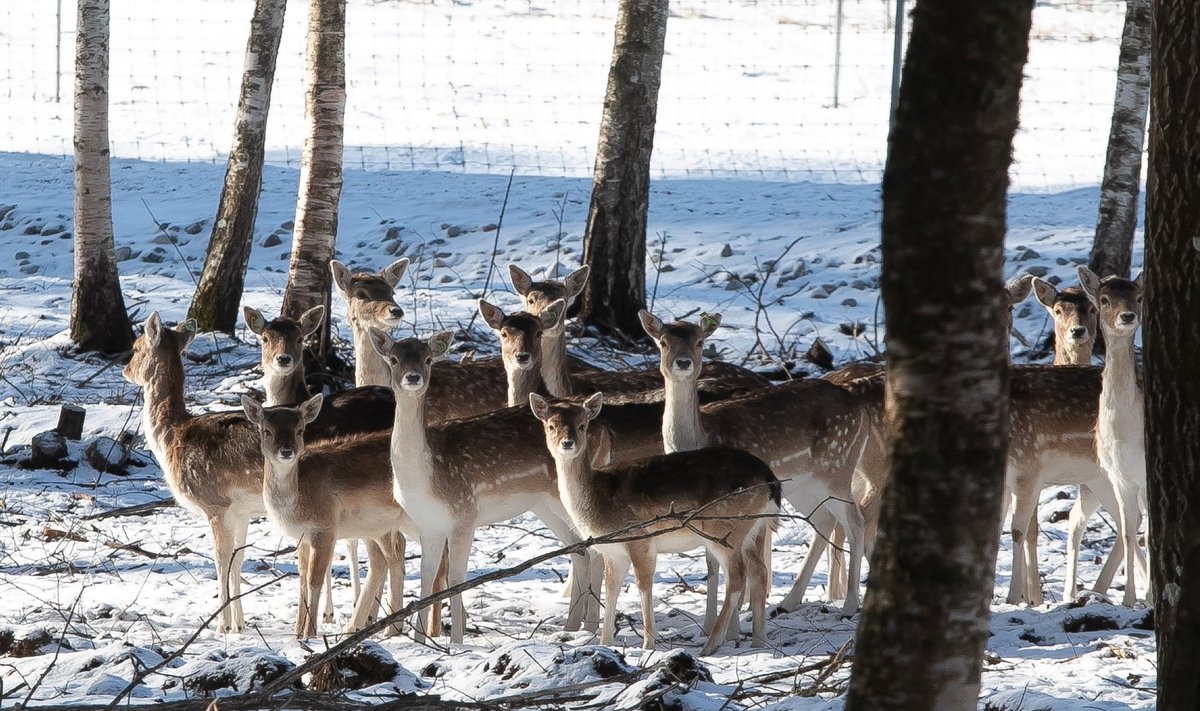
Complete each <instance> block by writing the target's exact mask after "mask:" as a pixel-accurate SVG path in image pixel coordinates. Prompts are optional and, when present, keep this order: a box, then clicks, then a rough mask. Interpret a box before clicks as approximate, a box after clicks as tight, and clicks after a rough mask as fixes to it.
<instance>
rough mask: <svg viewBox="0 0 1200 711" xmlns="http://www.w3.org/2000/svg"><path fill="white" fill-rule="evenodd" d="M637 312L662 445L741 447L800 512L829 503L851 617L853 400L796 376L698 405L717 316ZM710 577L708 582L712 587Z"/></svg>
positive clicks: (860, 538)
mask: <svg viewBox="0 0 1200 711" xmlns="http://www.w3.org/2000/svg"><path fill="white" fill-rule="evenodd" d="M639 317H640V318H641V321H642V327H643V328H644V329H645V330H646V333H647V334H649V335H650V337H651V338H653V339H654V341H655V343H656V344H657V345H658V347H659V350H660V352H661V356H662V357H661V359H660V361H659V368H660V370H661V372H662V375H663V379H664V383H665V386H666V395H667V403H666V410H665V412H664V415H663V444H664V445H665V446H666V450H667V451H668V452H679V451H689V450H693V449H699V448H702V447H707V446H713V445H724V446H730V447H736V448H738V449H744V450H746V451H747V452H750V453H751V454H754V455H756V456H758V457H760V458H761V459H762V460H763V461H765V462H767V463H768V464H769V465H770V467H771V469H772V471H774V472H775V475H776V476H778V477H779V479H780V481H781V482H782V483H783V497H784V498H785V499H787V500H788V502H789V503H790V504H791V505H792V506H793V507H794V508H795V509H796V510H797V511H798V512H799V513H800V515H802V516H810V515H812V513H813V512H814V511H816V510H818V509H820V508H822V507H824V508H826V509H828V511H829V512H830V513H831V514H832V516H833V518H834V520H835V521H837V523H839V524H841V525H842V526H843V527H844V528H845V530H846V532H847V534H848V538H849V543H850V581H851V585H850V586H849V590H848V591H847V594H846V600H845V603H844V605H843V607H842V614H843V615H846V616H849V615H853V614H854V613H855V612H856V611H857V610H858V582H857V581H858V580H859V577H860V571H861V565H862V558H863V555H864V553H865V552H866V551H865V548H864V546H865V545H866V540H865V521H864V520H863V516H862V512H861V511H860V510H859V508H858V506H857V504H856V503H855V502H854V493H853V479H854V470H855V466H856V465H857V463H858V460H859V456H860V454H861V453H862V450H863V445H864V443H865V441H866V438H867V428H866V427H865V423H864V421H863V417H862V414H861V412H860V411H859V408H858V405H857V403H856V402H855V400H854V398H853V397H852V396H851V395H850V394H849V393H847V392H846V391H845V390H844V389H842V388H839V387H837V386H836V385H833V384H832V383H827V382H825V381H822V380H795V381H792V382H790V383H785V384H783V385H778V386H775V387H771V388H763V389H760V390H756V391H754V392H752V393H751V394H749V395H745V396H742V397H738V398H734V399H731V400H727V401H722V402H714V403H709V404H708V405H705V406H703V407H701V405H700V403H699V400H698V394H697V389H696V381H697V380H698V378H699V373H700V364H701V353H702V350H703V347H704V340H705V339H706V338H707V337H708V336H710V335H712V333H713V331H715V330H716V328H717V326H719V325H720V322H721V320H720V317H719V316H715V315H705V316H703V317H702V318H701V323H700V324H698V325H697V324H693V323H688V322H684V321H676V322H674V323H671V324H665V323H663V321H662V320H661V319H659V318H658V317H656V316H654V315H653V314H651V313H649V312H648V311H645V310H643V311H641V312H640V314H639ZM710 572H711V571H710ZM713 583H714V581H712V580H710V583H709V587H710V589H712V588H713V587H714V584H713ZM711 594H712V593H711V592H710V596H711Z"/></svg>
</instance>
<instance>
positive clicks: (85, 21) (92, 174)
mask: <svg viewBox="0 0 1200 711" xmlns="http://www.w3.org/2000/svg"><path fill="white" fill-rule="evenodd" d="M77 18H78V19H77V28H78V29H77V32H76V33H75V197H74V202H75V208H74V213H75V214H74V218H73V221H72V227H73V229H74V231H75V259H74V262H75V265H74V266H75V282H74V283H73V284H72V285H71V340H73V341H75V343H76V344H78V346H79V349H80V350H83V351H100V352H101V353H123V352H125V351H128V350H130V349H131V348H133V327H132V326H131V325H130V323H129V314H128V313H127V312H126V311H125V297H124V296H123V295H122V294H121V280H120V278H119V277H118V276H117V255H116V251H115V248H114V246H113V224H112V175H111V173H110V170H109V148H108V24H109V9H108V0H79V5H78V15H77Z"/></svg>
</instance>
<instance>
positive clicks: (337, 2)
mask: <svg viewBox="0 0 1200 711" xmlns="http://www.w3.org/2000/svg"><path fill="white" fill-rule="evenodd" d="M304 66H305V73H306V76H307V80H306V83H307V86H306V88H305V92H304V118H305V122H306V123H307V126H308V133H307V134H306V136H305V138H304V149H303V152H302V153H301V155H300V190H299V194H298V195H297V197H296V220H295V222H296V227H295V229H294V231H293V232H292V259H291V263H290V265H289V266H288V283H287V290H286V291H285V292H284V294H283V315H284V316H287V317H288V318H292V319H297V320H299V318H300V315H301V314H302V313H304V312H305V311H307V310H308V309H310V308H312V307H314V306H317V305H319V304H324V306H325V313H329V307H330V292H329V289H330V279H331V277H330V273H329V260H330V259H333V248H334V242H335V239H336V237H337V218H338V200H339V199H340V198H341V194H342V129H343V123H344V118H345V113H346V0H310V2H309V6H308V49H307V52H306V56H305V64H304ZM320 336H321V337H320V351H319V355H320V358H321V359H322V360H324V359H325V356H326V354H327V353H328V350H329V319H325V325H324V326H323V327H322V329H321V332H320Z"/></svg>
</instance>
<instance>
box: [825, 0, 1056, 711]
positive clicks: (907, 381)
mask: <svg viewBox="0 0 1200 711" xmlns="http://www.w3.org/2000/svg"><path fill="white" fill-rule="evenodd" d="M1033 2H1034V0H988V1H987V2H962V0H919V2H918V3H917V5H916V8H915V9H914V11H913V15H912V19H913V24H912V35H911V39H910V41H909V49H908V56H907V59H906V61H905V63H904V71H903V82H902V84H901V87H900V98H899V102H898V106H897V110H896V121H895V127H894V128H893V130H892V135H891V137H890V151H889V154H888V161H887V166H886V169H885V171H884V179H883V244H882V250H883V251H882V255H883V265H882V266H883V273H882V281H881V291H882V296H883V304H884V313H885V317H886V322H887V325H888V328H887V350H888V363H889V370H888V386H889V392H888V403H887V404H888V408H887V409H888V415H889V427H890V430H891V432H890V437H889V440H890V450H891V457H890V464H889V466H890V470H891V471H890V474H891V477H890V483H889V485H888V487H887V491H886V492H885V494H884V505H883V515H882V519H881V522H880V529H879V531H880V532H879V540H878V543H877V544H876V546H875V551H874V555H873V557H872V560H871V589H872V591H871V595H870V596H869V597H868V598H867V602H866V605H865V607H864V610H863V616H862V622H861V623H860V624H859V628H858V638H857V642H856V646H855V649H856V652H855V662H854V670H853V672H852V676H851V683H850V692H849V698H848V700H847V704H846V709H847V710H848V711H859V710H861V709H871V710H872V711H876V710H878V709H897V710H898V711H899V710H901V709H902V710H903V711H921V710H924V709H929V710H931V711H932V710H934V709H936V710H937V711H955V710H956V709H964V710H965V709H972V710H973V709H975V708H976V704H977V696H978V694H979V676H980V664H981V661H982V657H983V647H984V641H985V640H986V639H987V634H988V621H989V604H990V602H991V599H992V590H993V587H994V585H995V561H996V543H997V541H996V536H997V532H998V531H999V530H1000V504H1001V490H1002V487H1003V482H1004V466H1005V454H1006V449H1007V439H1008V437H1007V434H1008V433H1007V423H1008V338H1007V328H1006V326H1007V319H1008V309H1007V303H1006V296H1005V291H1004V280H1003V275H1002V269H1003V265H1004V249H1003V247H1004V231H1005V192H1006V190H1007V188H1008V167H1009V162H1010V157H1011V154H1012V139H1013V134H1014V133H1015V131H1016V128H1017V106H1018V93H1019V90H1020V86H1021V72H1022V68H1023V67H1024V65H1025V59H1026V54H1027V50H1028V40H1029V27H1030V22H1031V18H1032V11H1033ZM929 274H937V275H938V281H937V284H936V285H935V286H934V287H933V288H931V287H930V284H929V281H928V275H929Z"/></svg>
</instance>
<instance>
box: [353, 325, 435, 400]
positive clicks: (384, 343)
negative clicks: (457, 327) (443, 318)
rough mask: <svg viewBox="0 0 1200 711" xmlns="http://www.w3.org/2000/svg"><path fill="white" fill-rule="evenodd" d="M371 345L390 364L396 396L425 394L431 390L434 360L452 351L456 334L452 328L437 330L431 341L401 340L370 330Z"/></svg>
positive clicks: (377, 330) (389, 368)
mask: <svg viewBox="0 0 1200 711" xmlns="http://www.w3.org/2000/svg"><path fill="white" fill-rule="evenodd" d="M370 337H371V346H372V347H373V348H374V349H375V352H376V353H378V354H379V355H380V356H381V357H382V358H383V360H384V362H386V363H387V365H388V371H389V372H390V373H391V380H392V382H391V385H392V390H393V391H394V392H395V393H396V395H397V396H399V395H400V394H404V395H407V396H410V397H422V396H424V395H425V391H426V390H428V389H429V373H430V371H431V370H432V369H433V359H434V358H435V357H438V356H441V355H444V354H445V353H446V352H447V351H449V350H450V342H451V340H453V338H454V334H453V333H451V332H450V331H442V332H440V333H435V334H433V335H432V336H430V337H429V340H428V341H423V340H421V339H419V338H402V339H400V340H399V341H396V340H392V337H391V336H389V335H387V334H386V333H384V332H383V331H380V330H379V329H378V328H374V327H372V328H371V329H370Z"/></svg>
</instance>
